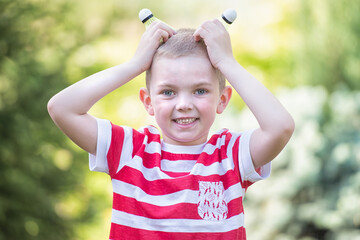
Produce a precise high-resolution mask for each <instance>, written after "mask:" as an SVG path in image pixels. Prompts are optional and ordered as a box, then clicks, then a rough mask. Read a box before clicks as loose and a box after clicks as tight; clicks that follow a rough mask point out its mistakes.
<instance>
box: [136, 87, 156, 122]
mask: <svg viewBox="0 0 360 240" xmlns="http://www.w3.org/2000/svg"><path fill="white" fill-rule="evenodd" d="M139 97H140V100H141V102H142V103H143V104H144V107H145V109H146V111H147V112H148V113H149V115H150V116H154V109H153V107H152V104H151V98H150V93H149V90H147V89H146V88H140V92H139Z"/></svg>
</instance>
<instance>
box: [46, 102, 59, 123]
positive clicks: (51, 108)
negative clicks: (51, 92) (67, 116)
mask: <svg viewBox="0 0 360 240" xmlns="http://www.w3.org/2000/svg"><path fill="white" fill-rule="evenodd" d="M47 111H48V113H49V115H50V117H51V118H52V119H53V120H55V118H56V116H57V113H58V112H59V107H58V106H57V103H56V99H55V96H54V97H52V98H51V99H50V100H49V102H48V104H47Z"/></svg>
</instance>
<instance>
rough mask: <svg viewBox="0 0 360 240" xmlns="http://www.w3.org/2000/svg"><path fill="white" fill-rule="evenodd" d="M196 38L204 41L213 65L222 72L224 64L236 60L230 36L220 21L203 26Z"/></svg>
mask: <svg viewBox="0 0 360 240" xmlns="http://www.w3.org/2000/svg"><path fill="white" fill-rule="evenodd" d="M194 37H195V41H200V40H201V39H203V40H204V42H205V44H206V47H207V51H208V54H209V58H210V61H211V63H212V65H213V66H214V67H215V68H217V69H219V70H220V71H221V68H222V66H223V65H224V64H227V63H228V62H229V61H234V60H235V58H234V56H233V53H232V47H231V42H230V35H229V33H228V32H227V31H226V29H225V27H224V26H223V24H222V23H221V22H220V21H219V20H218V19H214V20H211V21H206V22H204V23H203V24H201V26H200V27H199V28H198V29H196V31H195V33H194Z"/></svg>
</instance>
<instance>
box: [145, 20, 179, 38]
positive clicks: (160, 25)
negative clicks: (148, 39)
mask: <svg viewBox="0 0 360 240" xmlns="http://www.w3.org/2000/svg"><path fill="white" fill-rule="evenodd" d="M148 29H149V30H150V31H151V32H152V34H154V33H155V31H156V30H157V29H162V30H163V31H166V32H167V33H168V34H169V36H172V35H174V34H176V31H175V29H173V28H172V27H170V26H169V25H167V24H166V23H164V22H162V21H156V22H154V23H153V24H151V25H150V27H149V28H148Z"/></svg>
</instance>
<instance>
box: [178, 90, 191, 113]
mask: <svg viewBox="0 0 360 240" xmlns="http://www.w3.org/2000/svg"><path fill="white" fill-rule="evenodd" d="M192 109H193V102H192V98H191V96H188V95H186V94H182V95H179V96H178V101H177V103H176V110H178V111H189V110H192Z"/></svg>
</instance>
